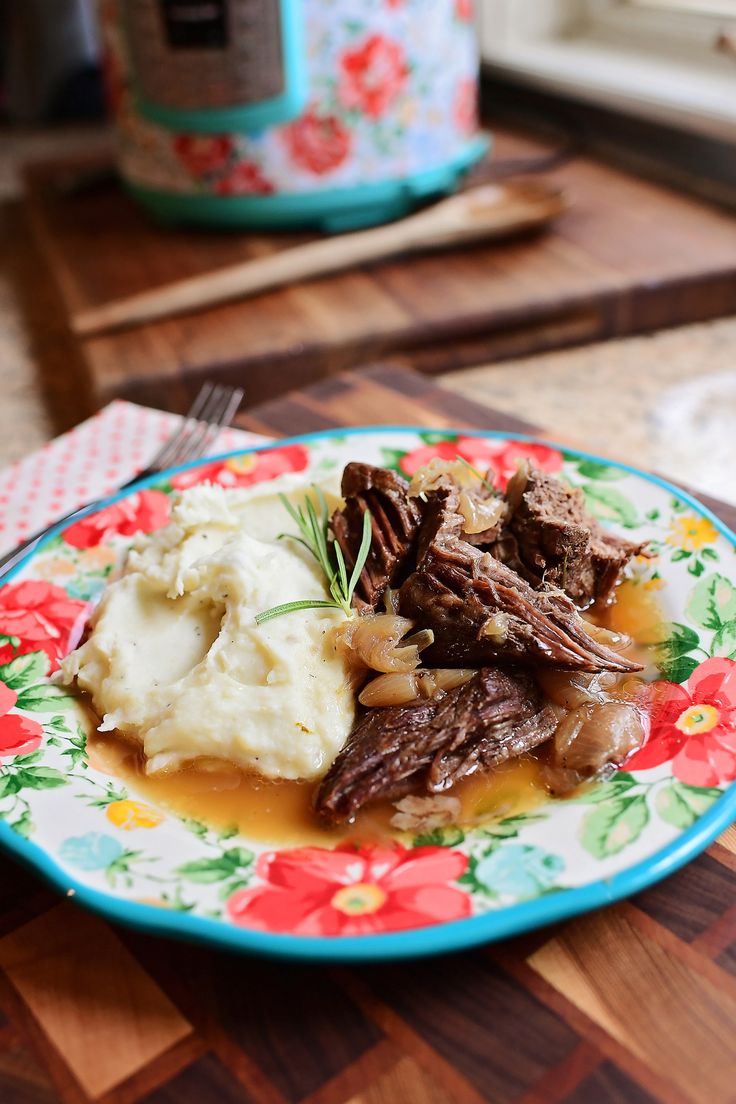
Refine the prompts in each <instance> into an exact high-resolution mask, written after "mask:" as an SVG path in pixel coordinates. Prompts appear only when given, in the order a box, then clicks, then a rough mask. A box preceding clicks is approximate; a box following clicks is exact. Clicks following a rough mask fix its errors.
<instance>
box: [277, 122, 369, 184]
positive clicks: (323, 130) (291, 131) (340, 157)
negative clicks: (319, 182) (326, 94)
mask: <svg viewBox="0 0 736 1104" xmlns="http://www.w3.org/2000/svg"><path fill="white" fill-rule="evenodd" d="M281 136H282V138H283V141H284V143H285V145H286V148H287V150H288V153H289V157H290V158H291V160H292V161H293V162H294V164H295V165H298V166H299V168H300V169H306V170H307V172H310V173H314V175H315V176H325V175H326V173H330V172H333V170H334V169H336V168H338V166H339V165H342V163H343V161H344V160H345V158H346V157H347V156H348V154H349V153H350V147H351V145H352V135H351V133H350V131H349V130H348V129H347V127H346V126H343V124H342V123H341V122H340V120H339V119H338V117H337V116H336V115H319V114H318V113H317V110H316V108H314V107H310V108H309V110H308V111H306V112H305V113H304V114H303V115H302V116H301V118H299V119H295V120H294V122H293V123H289V124H288V126H285V127H284V128H283V129H282V131H281Z"/></svg>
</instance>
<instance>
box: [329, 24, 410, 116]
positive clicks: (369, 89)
mask: <svg viewBox="0 0 736 1104" xmlns="http://www.w3.org/2000/svg"><path fill="white" fill-rule="evenodd" d="M340 70H341V72H340V83H339V86H338V96H339V99H340V102H341V103H342V104H343V106H344V107H348V108H355V109H356V110H358V111H362V112H363V113H364V114H365V115H368V116H369V117H370V118H371V119H380V117H381V116H382V115H384V114H385V112H386V110H387V109H388V107H389V106H390V105H391V103H392V102H393V101H394V100H395V99H396V96H397V95H398V94H399V92H400V91H401V89H402V87H403V85H404V82H405V80H406V78H407V77H408V76H409V67H408V65H407V64H406V58H405V56H404V51H403V49H402V47H401V45H400V44H399V43H398V42H393V41H392V40H391V39H390V38H386V37H385V35H381V34H373V35H371V36H370V37H369V38H367V39H366V40H365V41H364V42H363V43H362V45H361V46H359V47H357V48H356V49H355V50H346V51H345V53H344V54H343V55H342V58H341V60H340Z"/></svg>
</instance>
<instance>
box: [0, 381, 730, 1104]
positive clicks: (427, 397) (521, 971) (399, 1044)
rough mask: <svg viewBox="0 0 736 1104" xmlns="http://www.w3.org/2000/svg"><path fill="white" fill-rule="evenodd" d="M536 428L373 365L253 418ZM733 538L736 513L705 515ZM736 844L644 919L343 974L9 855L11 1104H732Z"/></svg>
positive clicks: (607, 921) (4, 1089) (1, 1069)
mask: <svg viewBox="0 0 736 1104" xmlns="http://www.w3.org/2000/svg"><path fill="white" fill-rule="evenodd" d="M387 421H390V422H394V423H400V422H404V423H417V424H424V425H428V426H440V427H442V426H447V425H457V426H463V425H464V426H467V427H471V428H472V427H475V428H484V429H494V428H499V429H503V430H507V431H509V432H514V431H521V430H522V429H524V428H529V427H527V426H524V425H523V424H522V423H519V422H518V421H516V420H514V419H511V418H508V417H504V416H502V415H497V414H496V413H495V412H494V411H492V410H489V409H487V408H485V407H480V406H477V405H474V404H472V403H469V402H467V401H466V400H463V399H460V398H459V397H457V396H456V395H452V394H449V393H448V392H447V391H444V390H443V389H442V388H440V387H438V386H435V385H433V384H432V382H431V381H429V380H427V379H426V377H421V376H418V375H415V374H413V373H407V372H401V371H399V370H397V369H395V368H394V369H392V368H387V367H377V368H373V369H369V370H364V371H361V372H357V373H354V374H352V375H350V376H342V377H336V378H334V379H330V380H324V381H322V382H321V383H319V384H317V385H315V386H313V387H312V388H310V389H309V390H307V391H305V392H303V393H296V394H291V395H289V396H288V397H286V398H285V399H282V400H280V401H275V402H272V403H268V404H264V405H262V406H261V407H260V408H257V409H255V410H252V411H250V412H248V413H246V414H244V415H242V416H241V418H240V423H241V424H243V425H245V426H247V427H248V428H251V429H256V430H260V431H267V432H270V433H273V434H276V435H278V434H283V433H286V432H289V433H298V432H306V431H309V430H313V429H318V428H322V427H329V426H338V425H360V424H372V423H381V422H387ZM712 505H713V506H714V508H715V509H716V510H717V511H718V513H719V514H720V515H721V516H722V517H723V518H724V520H725V521H726V522H727V523H728V524H730V525H731V526H734V525H735V524H736V508H733V507H725V506H720V505H719V504H717V503H713V504H712ZM735 889H736V831H735V830H734V829H733V828H731V829H729V830H728V831H727V832H726V833H724V834H723V836H722V837H721V838H720V840H719V841H718V842H717V843H714V844H712V845H711V847H709V848H708V850H707V852H706V853H705V854H703V855H701V856H700V857H699V858H698V859H696V860H695V861H694V862H692V863H690V864H689V865H688V866H686V867H684V868H683V869H682V870H680V871H678V872H677V873H676V874H674V875H672V876H671V877H670V878H668V879H667V880H666V881H664V882H661V883H659V884H658V885H655V886H653V887H651V888H650V889H648V890H646V891H644V892H643V893H640V894H639V895H638V896H637V897H635V898H634V899H633V900H632V901H630V902H623V903H620V904H617V905H613V906H611V907H610V908H607V909H605V910H601V911H599V912H596V913H593V914H590V915H588V916H584V917H580V918H577V919H575V920H572V921H570V922H567V923H565V924H561V925H558V926H556V927H555V928H552V929H545V930H542V931H539V932H535V933H532V934H531V935H528V936H524V937H523V938H518V939H515V940H510V941H507V942H505V943H500V944H495V945H491V946H488V947H482V948H478V949H476V950H474V951H472V952H464V953H461V954H456V955H446V956H442V957H439V958H434V959H427V960H421V961H416V962H407V963H391V964H386V965H381V964H378V965H371V966H369V967H368V966H367V967H351V968H339V969H338V968H335V969H331V968H329V967H325V966H322V965H320V966H306V965H300V964H296V963H291V962H279V961H268V960H258V959H253V958H245V957H237V956H235V955H231V954H226V953H224V952H219V951H215V950H210V949H207V948H203V947H196V946H189V945H186V944H183V943H176V942H173V941H165V940H161V939H155V938H153V937H150V936H145V935H142V934H140V933H136V932H133V931H128V930H125V929H122V928H120V929H118V928H114V927H113V926H111V925H110V924H108V923H107V922H106V921H104V920H102V919H99V918H97V917H93V916H91V915H87V914H85V913H82V912H81V911H79V910H78V909H76V908H75V907H74V905H73V903H71V902H69V903H63V904H59V903H58V899H57V898H56V897H55V895H54V894H53V893H52V892H51V891H50V890H48V889H47V888H46V887H45V886H44V885H43V884H42V883H40V882H39V881H38V880H37V879H36V878H35V876H34V875H33V874H31V873H29V872H28V871H27V870H25V869H24V868H21V867H18V866H16V865H15V864H14V863H13V862H11V861H10V860H9V859H7V858H4V857H1V858H0V1101H2V1104H56V1102H61V1104H90V1102H91V1101H96V1102H100V1104H188V1102H190V1101H191V1102H192V1104H210V1102H213V1104H214V1102H216V1104H481V1102H492V1104H562V1102H565V1104H650V1102H652V1101H659V1102H662V1104H727V1102H730V1101H733V1100H734V1099H736V1078H735V1077H734V1071H735V1070H736V1031H735V1030H734V1029H735V1028H736V905H735V904H734V896H735V894H734V890H735Z"/></svg>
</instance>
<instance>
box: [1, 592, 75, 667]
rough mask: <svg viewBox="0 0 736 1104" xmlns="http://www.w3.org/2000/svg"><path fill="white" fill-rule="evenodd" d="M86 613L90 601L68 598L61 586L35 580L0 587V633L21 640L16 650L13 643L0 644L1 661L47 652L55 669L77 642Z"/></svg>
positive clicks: (6, 661)
mask: <svg viewBox="0 0 736 1104" xmlns="http://www.w3.org/2000/svg"><path fill="white" fill-rule="evenodd" d="M86 615H87V603H86V602H80V601H77V600H76V599H74V598H69V597H68V595H67V594H66V591H64V590H62V589H61V587H58V586H53V585H52V584H51V583H44V582H36V581H33V582H31V581H29V582H27V583H9V584H8V585H7V586H4V587H3V588H2V590H0V633H2V634H3V635H5V636H15V637H17V638H18V639H19V641H20V643H19V645H18V646H17V648H16V649H15V650H14V649H13V647H12V646H11V645H10V644H4V645H3V646H2V647H0V663H9V662H10V660H11V659H13V658H14V657H15V656H17V655H26V654H27V653H28V652H40V651H44V652H45V653H46V655H47V656H48V657H49V660H50V662H51V670H52V671H54V670H56V668H57V667H58V666H59V660H60V659H61V658H62V657H63V656H65V655H66V654H67V652H68V651H69V649H70V647H71V646H72V642H76V639H77V637H78V635H79V633H80V632H81V629H82V626H83V625H84V620H85V617H86Z"/></svg>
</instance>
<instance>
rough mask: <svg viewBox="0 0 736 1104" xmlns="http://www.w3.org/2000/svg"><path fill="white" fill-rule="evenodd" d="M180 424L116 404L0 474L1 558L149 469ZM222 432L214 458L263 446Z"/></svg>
mask: <svg viewBox="0 0 736 1104" xmlns="http://www.w3.org/2000/svg"><path fill="white" fill-rule="evenodd" d="M179 422H180V418H179V417H178V416H177V415H176V414H167V413H165V412H164V411H162V410H150V409H149V408H148V407H145V406H136V405H134V404H133V403H129V402H121V401H116V402H113V403H110V405H109V406H106V407H105V408H104V409H103V410H100V411H99V413H98V414H95V416H94V417H93V418H90V419H89V420H88V421H86V422H82V423H81V424H80V425H78V426H76V428H75V429H73V430H71V431H70V432H69V433H65V434H63V436H61V437H57V438H56V439H55V440H53V441H49V443H48V444H47V445H44V447H43V448H42V449H39V450H38V451H37V452H34V453H31V455H30V456H26V457H24V458H23V459H22V460H18V461H17V462H16V463H15V464H12V465H11V466H10V467H9V468H6V469H5V470H4V471H2V472H0V553H2V552H6V551H9V550H10V549H11V548H14V547H15V545H16V544H18V543H20V541H22V540H25V538H26V537H29V536H31V534H32V533H35V532H36V530H38V529H41V528H43V526H44V525H48V524H50V522H52V521H55V520H56V519H57V518H58V517H61V516H62V515H63V514H66V513H68V512H69V510H73V509H75V508H76V507H77V506H82V505H83V504H84V503H85V502H89V501H90V500H91V499H94V498H99V497H100V496H101V495H104V494H109V493H110V492H112V491H114V490H115V489H116V488H117V487H119V486H120V484H121V483H124V482H125V481H126V480H127V479H130V478H131V476H133V475H134V474H135V473H136V471H139V470H140V469H141V468H144V467H145V466H146V464H147V463H148V461H149V460H150V459H151V457H152V456H153V455H154V453H155V452H156V451H157V450H158V449H159V448H160V446H161V444H162V443H163V442H164V441H165V440H166V438H167V437H168V436H169V434H170V433H172V432H173V431H174V430H175V429H176V427H177V425H178V424H179ZM266 441H267V438H266V437H259V436H258V435H257V434H255V433H246V432H244V431H243V430H240V429H229V428H228V429H223V430H222V431H221V433H220V435H219V437H218V439H217V441H216V442H215V444H214V445H213V447H212V449H211V450H210V452H211V454H213V455H214V454H215V453H218V452H227V451H228V450H229V449H236V448H240V447H241V446H242V447H245V446H247V445H259V444H264V443H265V442H266Z"/></svg>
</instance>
